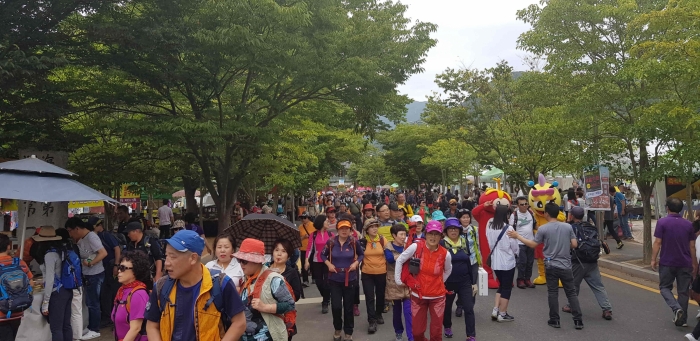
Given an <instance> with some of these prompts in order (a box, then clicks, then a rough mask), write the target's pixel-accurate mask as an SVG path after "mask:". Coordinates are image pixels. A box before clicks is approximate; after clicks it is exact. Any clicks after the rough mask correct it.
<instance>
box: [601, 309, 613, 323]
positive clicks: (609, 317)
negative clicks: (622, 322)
mask: <svg viewBox="0 0 700 341" xmlns="http://www.w3.org/2000/svg"><path fill="white" fill-rule="evenodd" d="M603 318H604V319H606V320H608V321H610V320H612V311H611V310H603Z"/></svg>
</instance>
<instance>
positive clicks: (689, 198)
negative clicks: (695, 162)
mask: <svg viewBox="0 0 700 341" xmlns="http://www.w3.org/2000/svg"><path fill="white" fill-rule="evenodd" d="M691 174H692V172H691ZM685 202H686V203H687V205H688V210H687V211H686V212H685V214H687V216H686V217H687V218H686V219H688V220H690V221H693V220H695V219H694V217H695V216H694V215H693V176H692V175H691V176H690V177H689V178H688V181H686V182H685Z"/></svg>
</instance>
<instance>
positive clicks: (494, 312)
mask: <svg viewBox="0 0 700 341" xmlns="http://www.w3.org/2000/svg"><path fill="white" fill-rule="evenodd" d="M491 320H492V321H497V320H498V308H493V310H492V311H491Z"/></svg>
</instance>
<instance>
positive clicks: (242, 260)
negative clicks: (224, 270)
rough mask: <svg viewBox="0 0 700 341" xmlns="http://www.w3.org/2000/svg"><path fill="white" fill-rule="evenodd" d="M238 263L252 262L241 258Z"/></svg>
mask: <svg viewBox="0 0 700 341" xmlns="http://www.w3.org/2000/svg"><path fill="white" fill-rule="evenodd" d="M238 263H240V264H241V265H248V263H250V262H248V261H247V260H245V259H239V260H238Z"/></svg>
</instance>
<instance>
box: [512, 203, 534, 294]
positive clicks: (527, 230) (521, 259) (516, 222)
mask: <svg viewBox="0 0 700 341" xmlns="http://www.w3.org/2000/svg"><path fill="white" fill-rule="evenodd" d="M516 202H517V205H518V209H517V210H515V212H513V214H512V215H511V216H510V219H509V225H510V226H513V227H515V230H516V231H517V232H518V234H519V235H521V236H523V238H525V239H528V240H534V239H535V234H534V233H533V230H534V228H535V219H534V216H533V214H532V212H530V210H529V208H530V204H528V200H527V197H525V196H521V197H518V198H517V199H516ZM518 248H519V249H520V251H519V253H518V263H517V266H518V277H517V279H518V280H517V285H518V288H520V289H525V288H534V287H535V284H533V283H532V281H531V280H530V279H531V278H532V264H533V263H534V261H535V249H533V248H531V247H529V246H527V245H525V244H523V242H521V241H519V240H518Z"/></svg>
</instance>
